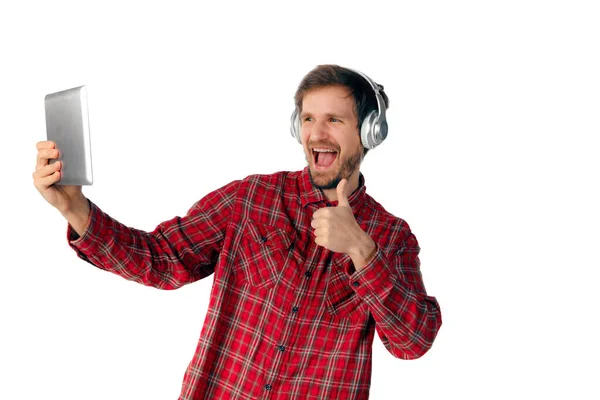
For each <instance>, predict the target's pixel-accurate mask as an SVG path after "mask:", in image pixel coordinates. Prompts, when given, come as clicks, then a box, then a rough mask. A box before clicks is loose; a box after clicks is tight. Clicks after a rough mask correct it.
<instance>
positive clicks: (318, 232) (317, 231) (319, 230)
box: [313, 228, 329, 238]
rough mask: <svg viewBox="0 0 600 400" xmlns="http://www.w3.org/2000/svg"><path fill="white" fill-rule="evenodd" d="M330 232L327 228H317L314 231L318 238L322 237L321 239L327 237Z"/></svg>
mask: <svg viewBox="0 0 600 400" xmlns="http://www.w3.org/2000/svg"><path fill="white" fill-rule="evenodd" d="M328 232H329V229H327V228H317V229H315V230H314V231H313V234H314V235H315V236H316V237H321V238H322V237H325V236H327V233H328Z"/></svg>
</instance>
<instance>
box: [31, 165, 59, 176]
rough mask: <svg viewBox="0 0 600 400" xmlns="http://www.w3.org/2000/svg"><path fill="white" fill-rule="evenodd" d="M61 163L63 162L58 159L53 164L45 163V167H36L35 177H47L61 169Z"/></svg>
mask: <svg viewBox="0 0 600 400" xmlns="http://www.w3.org/2000/svg"><path fill="white" fill-rule="evenodd" d="M61 164H62V163H61V162H60V161H57V162H55V163H53V164H48V165H45V166H43V167H41V168H39V169H36V170H35V171H34V172H33V179H40V178H45V177H47V176H48V175H52V174H53V173H55V172H56V171H59V170H60V167H61Z"/></svg>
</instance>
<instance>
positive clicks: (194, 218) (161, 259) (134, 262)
mask: <svg viewBox="0 0 600 400" xmlns="http://www.w3.org/2000/svg"><path fill="white" fill-rule="evenodd" d="M238 186H239V181H234V182H232V183H230V184H228V185H226V186H224V187H222V188H221V189H218V190H216V191H214V192H212V193H210V194H209V195H207V196H205V197H204V198H202V199H201V200H199V201H198V202H196V203H195V204H194V205H193V206H192V207H191V208H190V209H189V211H188V213H187V214H186V215H185V216H184V217H175V218H173V219H171V220H169V221H165V222H163V223H161V224H160V225H158V226H157V227H156V229H155V230H154V231H152V232H145V231H142V230H138V229H135V228H130V227H127V226H125V225H123V224H122V223H120V222H118V221H117V220H115V219H113V218H111V217H110V216H109V215H108V214H106V213H104V212H103V211H102V210H101V209H100V208H99V207H98V206H96V205H95V204H94V203H92V202H90V217H89V221H88V225H87V228H86V230H85V232H84V233H83V235H82V236H81V237H79V235H78V234H77V233H76V232H75V230H74V229H73V228H72V227H71V226H70V225H69V226H68V228H67V239H68V240H69V245H70V246H71V247H72V248H73V249H74V250H75V252H76V253H77V255H78V256H79V257H80V258H82V259H83V260H85V261H87V262H89V263H91V264H92V265H94V266H96V267H98V268H101V269H104V270H106V271H110V272H113V273H115V274H117V275H120V276H122V277H123V278H125V279H129V280H132V281H135V282H138V283H141V284H144V285H147V286H153V287H156V288H159V289H167V290H170V289H177V288H179V287H181V286H183V285H185V284H187V283H191V282H194V281H197V280H199V279H202V278H204V277H206V276H208V275H210V274H212V273H213V272H214V268H215V265H216V263H217V259H218V257H219V254H220V252H221V249H222V247H223V241H224V238H225V234H226V230H227V226H228V224H229V222H230V219H231V215H232V212H233V207H234V201H235V197H236V192H237V188H238Z"/></svg>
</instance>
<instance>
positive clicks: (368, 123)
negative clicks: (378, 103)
mask: <svg viewBox="0 0 600 400" xmlns="http://www.w3.org/2000/svg"><path fill="white" fill-rule="evenodd" d="M376 119H377V111H371V112H370V113H369V114H367V116H366V117H365V119H364V120H363V123H362V125H361V127H360V141H361V142H362V145H363V147H366V148H367V149H373V148H375V147H376V146H377V145H378V144H379V143H375V122H376V121H375V120H376Z"/></svg>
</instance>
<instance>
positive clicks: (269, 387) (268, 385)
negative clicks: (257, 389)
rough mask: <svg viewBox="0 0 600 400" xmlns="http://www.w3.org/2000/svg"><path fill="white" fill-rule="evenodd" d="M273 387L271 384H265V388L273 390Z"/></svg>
mask: <svg viewBox="0 0 600 400" xmlns="http://www.w3.org/2000/svg"><path fill="white" fill-rule="evenodd" d="M272 388H273V386H271V385H270V384H268V383H267V384H266V385H265V390H271V389H272Z"/></svg>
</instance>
